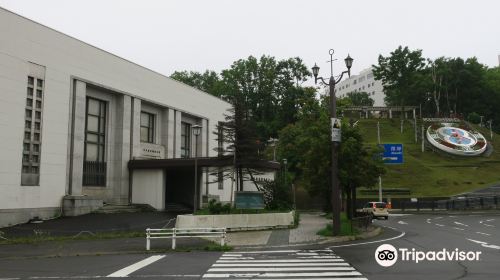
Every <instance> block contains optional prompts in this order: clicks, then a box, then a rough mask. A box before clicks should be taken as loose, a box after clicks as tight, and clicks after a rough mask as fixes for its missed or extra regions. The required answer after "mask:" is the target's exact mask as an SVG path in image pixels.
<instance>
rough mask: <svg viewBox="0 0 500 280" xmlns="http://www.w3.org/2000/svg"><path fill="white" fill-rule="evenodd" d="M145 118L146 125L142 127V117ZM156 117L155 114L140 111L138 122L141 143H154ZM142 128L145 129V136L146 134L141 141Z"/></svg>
mask: <svg viewBox="0 0 500 280" xmlns="http://www.w3.org/2000/svg"><path fill="white" fill-rule="evenodd" d="M143 116H145V117H147V118H148V124H147V125H143V124H142V117H143ZM155 117H156V115H155V114H152V113H149V112H145V111H141V122H140V127H141V142H144V143H153V144H154V143H155V119H156V118H155ZM142 128H146V129H147V134H146V137H145V138H146V139H143V134H142Z"/></svg>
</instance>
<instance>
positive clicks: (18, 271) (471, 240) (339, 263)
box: [0, 215, 500, 280]
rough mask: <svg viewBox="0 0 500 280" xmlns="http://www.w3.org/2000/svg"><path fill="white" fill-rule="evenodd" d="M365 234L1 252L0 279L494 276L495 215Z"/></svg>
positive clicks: (417, 218)
mask: <svg viewBox="0 0 500 280" xmlns="http://www.w3.org/2000/svg"><path fill="white" fill-rule="evenodd" d="M376 223H377V224H379V225H381V226H384V227H387V228H386V229H385V230H384V233H383V234H382V235H380V236H379V237H377V238H376V239H372V240H359V241H353V242H350V243H346V244H341V245H335V246H325V245H323V246H319V245H318V246H308V247H301V248H296V247H291V248H268V249H266V251H255V249H253V251H235V252H228V253H221V252H173V253H165V254H158V255H147V254H124V255H102V256H80V257H64V258H38V259H36V258H34V259H10V260H7V259H3V260H0V279H96V278H108V277H128V279H207V280H209V279H210V280H212V279H240V280H241V279H261V280H262V279H274V280H283V279H310V280H319V279H344V280H345V279H357V280H362V279H384V280H386V279H404V280H408V279H440V280H441V279H499V277H500V238H499V237H500V216H493V215H492V216H488V215H460V216H448V215H441V216H438V215H406V216H392V217H391V218H390V219H389V220H388V221H384V220H381V221H376ZM383 243H388V244H392V245H393V246H395V247H396V248H408V249H410V250H411V249H412V248H415V249H416V250H422V251H430V250H436V251H438V250H442V249H443V248H446V249H448V250H451V251H452V250H455V248H458V249H459V250H464V251H469V250H470V251H481V255H480V261H442V262H428V261H423V262H420V263H418V264H417V263H415V262H405V261H401V260H398V262H397V263H396V264H395V265H394V266H391V267H388V268H384V267H382V266H380V265H378V264H377V263H376V261H375V259H374V255H375V250H376V248H377V247H378V246H379V245H380V244H383Z"/></svg>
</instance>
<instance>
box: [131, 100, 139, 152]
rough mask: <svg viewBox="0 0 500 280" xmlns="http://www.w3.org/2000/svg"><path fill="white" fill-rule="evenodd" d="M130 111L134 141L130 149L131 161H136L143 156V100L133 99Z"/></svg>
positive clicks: (132, 139)
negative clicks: (136, 158) (135, 159)
mask: <svg viewBox="0 0 500 280" xmlns="http://www.w3.org/2000/svg"><path fill="white" fill-rule="evenodd" d="M130 111H131V113H130V117H131V121H130V123H131V124H130V125H131V127H130V131H131V135H130V136H131V137H130V139H131V141H132V142H131V143H130V147H131V149H132V154H131V159H134V158H135V157H138V156H140V155H141V100H140V99H139V98H135V97H134V98H133V99H132V102H131V110H130Z"/></svg>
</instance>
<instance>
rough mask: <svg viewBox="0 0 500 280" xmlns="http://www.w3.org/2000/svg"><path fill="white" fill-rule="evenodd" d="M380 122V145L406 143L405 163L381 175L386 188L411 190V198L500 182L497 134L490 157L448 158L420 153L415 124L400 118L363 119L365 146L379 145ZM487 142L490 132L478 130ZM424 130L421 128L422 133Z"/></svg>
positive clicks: (431, 153)
mask: <svg viewBox="0 0 500 280" xmlns="http://www.w3.org/2000/svg"><path fill="white" fill-rule="evenodd" d="M377 121H380V131H381V137H380V138H381V143H403V146H404V164H402V165H387V173H386V174H385V175H384V176H382V186H383V187H384V188H409V189H410V190H411V195H410V196H411V197H424V196H449V195H454V194H459V193H462V192H467V191H472V190H475V189H480V188H484V187H487V186H488V185H491V184H493V183H497V182H499V181H500V135H498V134H494V136H493V140H494V141H493V142H491V143H492V144H493V147H494V151H493V153H492V154H491V155H490V156H489V157H483V156H480V157H457V156H446V155H443V154H441V153H435V152H433V151H430V150H426V151H425V152H424V153H422V152H421V142H420V139H419V140H418V143H415V134H414V128H413V125H412V124H411V123H410V122H409V121H405V122H404V128H403V133H401V130H400V119H391V120H389V119H381V120H377V119H362V120H360V122H359V124H358V125H359V127H360V131H361V133H362V134H363V137H364V140H365V143H366V144H367V145H369V146H375V145H376V144H377ZM475 128H476V129H477V130H479V131H480V132H481V133H482V134H483V135H484V136H485V137H486V138H487V140H488V141H490V137H489V136H490V133H489V131H488V130H487V129H485V128H479V127H475ZM420 129H421V128H420V127H419V130H420Z"/></svg>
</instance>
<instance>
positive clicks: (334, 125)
mask: <svg viewBox="0 0 500 280" xmlns="http://www.w3.org/2000/svg"><path fill="white" fill-rule="evenodd" d="M329 53H330V61H329V62H330V80H329V81H328V83H327V82H325V80H324V79H323V78H322V77H318V73H319V67H318V65H316V63H315V64H314V67H313V68H312V71H313V75H314V83H317V82H318V80H320V81H321V82H322V84H323V85H325V86H329V90H330V119H331V142H332V143H331V144H332V167H331V169H332V170H331V176H332V194H331V203H332V216H333V217H332V219H333V235H338V234H339V233H340V202H341V199H340V186H339V179H338V173H339V170H338V168H339V167H338V161H339V158H338V155H339V148H340V140H341V131H340V128H341V127H340V120H338V119H337V112H336V99H335V84H337V83H338V82H340V81H341V80H342V77H343V76H344V74H347V75H349V77H350V76H351V66H352V61H353V59H352V58H351V57H350V56H349V55H347V57H346V58H345V59H344V61H345V65H346V67H347V71H343V72H342V73H341V74H340V76H339V77H338V79H335V77H334V76H333V61H334V60H333V53H334V51H333V49H330V52H329Z"/></svg>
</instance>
